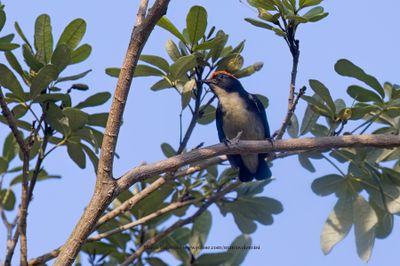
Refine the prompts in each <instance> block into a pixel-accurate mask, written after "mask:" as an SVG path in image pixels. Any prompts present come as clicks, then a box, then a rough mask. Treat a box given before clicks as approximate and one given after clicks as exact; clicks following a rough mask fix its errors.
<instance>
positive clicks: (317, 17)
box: [308, 12, 329, 22]
mask: <svg viewBox="0 0 400 266" xmlns="http://www.w3.org/2000/svg"><path fill="white" fill-rule="evenodd" d="M328 15H329V13H327V12H325V13H319V14H316V15H314V16H312V17H309V18H308V21H309V22H317V21H320V20H321V19H324V18H326V17H327V16H328Z"/></svg>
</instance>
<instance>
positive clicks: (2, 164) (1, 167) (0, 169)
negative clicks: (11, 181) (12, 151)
mask: <svg viewBox="0 0 400 266" xmlns="http://www.w3.org/2000/svg"><path fill="white" fill-rule="evenodd" d="M8 165H9V164H8V160H7V158H4V157H0V174H2V173H4V172H6V171H7V169H8Z"/></svg>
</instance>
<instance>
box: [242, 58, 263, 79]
mask: <svg viewBox="0 0 400 266" xmlns="http://www.w3.org/2000/svg"><path fill="white" fill-rule="evenodd" d="M263 66H264V63H263V62H256V63H254V64H252V65H250V66H248V67H245V68H242V69H241V70H239V71H238V72H236V73H235V77H237V78H238V79H239V78H244V77H247V76H250V75H253V74H254V73H255V72H257V71H260V70H261V69H262V68H263Z"/></svg>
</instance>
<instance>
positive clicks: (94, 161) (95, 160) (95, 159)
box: [81, 144, 101, 172]
mask: <svg viewBox="0 0 400 266" xmlns="http://www.w3.org/2000/svg"><path fill="white" fill-rule="evenodd" d="M100 145H101V144H100ZM81 146H82V148H83V151H84V152H85V153H86V155H87V156H88V157H89V159H90V161H91V163H92V165H93V168H94V171H95V172H97V165H98V164H99V158H98V157H97V155H96V154H95V153H94V152H93V151H92V150H91V149H90V148H89V147H88V146H86V145H85V144H81Z"/></svg>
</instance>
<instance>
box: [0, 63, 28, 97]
mask: <svg viewBox="0 0 400 266" xmlns="http://www.w3.org/2000/svg"><path fill="white" fill-rule="evenodd" d="M0 85H1V86H3V87H5V88H7V89H9V90H10V91H11V92H12V93H13V94H14V95H15V96H17V97H18V98H19V99H21V100H23V99H24V98H25V96H24V91H23V89H22V86H21V84H20V83H19V81H18V80H17V78H16V77H15V75H14V73H13V72H12V71H11V70H10V69H9V68H8V67H7V66H5V65H3V64H0Z"/></svg>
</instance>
